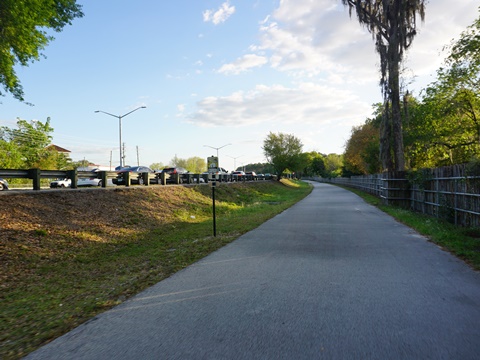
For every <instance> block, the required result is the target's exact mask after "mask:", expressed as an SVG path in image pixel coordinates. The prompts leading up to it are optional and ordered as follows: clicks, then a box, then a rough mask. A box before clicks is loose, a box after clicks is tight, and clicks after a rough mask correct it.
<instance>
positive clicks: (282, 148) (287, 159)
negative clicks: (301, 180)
mask: <svg viewBox="0 0 480 360" xmlns="http://www.w3.org/2000/svg"><path fill="white" fill-rule="evenodd" d="M302 148H303V144H302V142H301V141H300V139H298V138H296V137H295V136H294V135H290V134H284V133H278V134H275V133H272V132H270V133H269V134H268V136H267V137H266V139H265V140H264V141H263V148H262V149H263V153H264V155H265V157H266V158H267V161H268V162H269V163H270V164H272V166H273V168H274V169H275V173H276V175H277V177H278V179H280V178H281V177H282V174H283V173H284V172H285V170H287V169H288V170H290V171H297V170H300V166H301V163H302V159H301V154H302Z"/></svg>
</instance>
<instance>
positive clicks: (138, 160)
mask: <svg viewBox="0 0 480 360" xmlns="http://www.w3.org/2000/svg"><path fill="white" fill-rule="evenodd" d="M137 166H140V156H139V154H138V145H137Z"/></svg>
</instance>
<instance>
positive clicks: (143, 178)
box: [141, 172, 150, 186]
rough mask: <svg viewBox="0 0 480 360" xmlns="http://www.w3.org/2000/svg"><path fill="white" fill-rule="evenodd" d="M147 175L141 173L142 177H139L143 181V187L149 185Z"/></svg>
mask: <svg viewBox="0 0 480 360" xmlns="http://www.w3.org/2000/svg"><path fill="white" fill-rule="evenodd" d="M148 175H149V174H148V173H146V172H144V173H142V175H141V176H142V180H143V185H145V186H148V185H150V179H149V176H148Z"/></svg>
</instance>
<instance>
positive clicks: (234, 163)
mask: <svg viewBox="0 0 480 360" xmlns="http://www.w3.org/2000/svg"><path fill="white" fill-rule="evenodd" d="M227 156H228V157H229V158H232V159H233V171H237V159H238V158H239V157H242V156H243V155H240V156H237V157H233V156H230V155H227Z"/></svg>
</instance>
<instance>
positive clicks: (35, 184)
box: [28, 169, 40, 190]
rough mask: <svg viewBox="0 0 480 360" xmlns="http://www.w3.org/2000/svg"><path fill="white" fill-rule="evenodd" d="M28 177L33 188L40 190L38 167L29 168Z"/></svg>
mask: <svg viewBox="0 0 480 360" xmlns="http://www.w3.org/2000/svg"><path fill="white" fill-rule="evenodd" d="M28 177H29V178H30V179H32V181H33V190H40V169H29V170H28Z"/></svg>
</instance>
